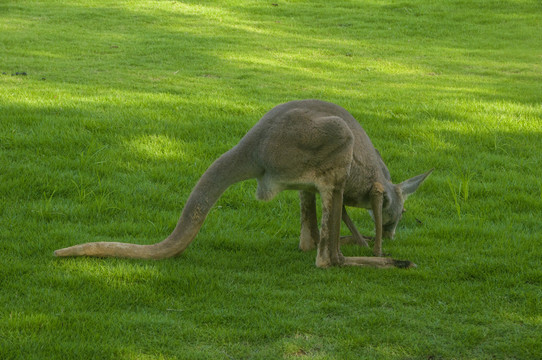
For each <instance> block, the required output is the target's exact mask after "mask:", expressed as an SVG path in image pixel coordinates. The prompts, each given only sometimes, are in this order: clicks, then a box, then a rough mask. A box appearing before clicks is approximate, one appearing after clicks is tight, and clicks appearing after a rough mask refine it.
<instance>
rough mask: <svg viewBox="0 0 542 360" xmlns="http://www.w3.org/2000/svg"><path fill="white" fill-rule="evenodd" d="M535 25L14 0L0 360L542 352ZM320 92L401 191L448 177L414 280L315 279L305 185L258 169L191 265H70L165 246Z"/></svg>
mask: <svg viewBox="0 0 542 360" xmlns="http://www.w3.org/2000/svg"><path fill="white" fill-rule="evenodd" d="M541 25H542V3H540V1H538V0H515V1H513V0H511V1H497V0H483V1H482V0H478V1H462V0H453V1H424V0H404V1H384V0H367V1H361V0H360V1H293V0H292V1H283V0H276V1H275V0H273V1H255V0H253V1H203V2H202V1H182V2H180V1H166V0H163V1H161V0H141V1H124V0H116V1H109V0H90V1H89V0H85V1H82V0H80V1H76V0H70V1H60V0H57V1H55V0H47V1H31V0H17V1H9V0H7V1H3V2H1V3H0V195H1V198H0V199H1V202H0V250H1V252H2V254H1V255H0V304H2V305H1V306H0V358H1V359H280V358H291V359H355V358H356V359H536V358H541V357H542V248H541V245H542V225H541V217H542V216H541V215H542V35H541V34H542V27H541ZM17 73H19V74H17ZM303 98H318V99H322V100H326V101H332V102H335V103H337V104H339V105H341V106H343V107H345V108H347V109H348V110H349V111H350V112H351V113H352V114H353V115H354V116H355V117H356V118H357V119H358V121H359V122H360V123H361V124H362V126H363V127H364V128H365V130H366V131H367V132H368V134H369V135H370V136H371V138H372V140H373V142H374V144H375V145H376V146H377V147H378V149H379V150H380V152H381V153H382V156H383V157H384V159H385V161H386V163H387V165H388V167H389V168H390V171H391V173H392V177H393V179H394V180H395V181H397V182H399V181H402V180H404V179H406V178H408V177H411V176H413V175H417V174H418V173H422V172H424V171H426V170H428V169H430V168H432V167H435V171H434V173H433V174H432V175H431V177H430V178H428V180H427V181H426V183H424V185H423V186H422V187H421V188H420V189H419V190H418V192H417V193H416V194H415V195H413V196H412V197H411V198H409V200H408V202H407V204H406V208H407V210H408V211H407V213H406V214H405V216H404V218H403V220H402V222H401V223H400V226H399V228H398V231H397V236H396V238H395V240H392V241H389V240H388V241H385V242H384V249H385V251H386V252H388V253H390V254H392V255H393V256H394V257H396V258H402V259H409V260H412V261H413V262H415V263H417V264H418V268H417V269H413V270H408V271H406V270H400V269H392V270H376V269H360V268H332V269H327V270H321V269H317V268H316V267H315V266H314V259H315V253H314V252H313V253H302V252H300V251H298V250H297V243H298V236H299V220H298V218H299V205H298V204H297V194H296V193H295V192H285V193H282V194H280V195H279V196H278V197H277V198H276V199H274V200H273V201H271V202H269V203H261V202H258V201H256V200H255V198H254V195H253V194H254V191H255V182H254V181H248V182H246V183H241V184H237V185H234V186H233V187H232V188H231V189H229V190H228V191H227V192H226V193H225V194H224V195H223V197H222V198H221V199H220V200H219V202H218V203H217V205H216V206H215V207H214V209H213V210H212V211H211V213H210V215H209V217H208V219H207V221H206V223H205V224H204V226H203V228H202V230H201V231H200V233H199V235H198V237H197V239H196V241H195V242H194V243H193V244H192V245H191V246H190V247H189V248H188V249H187V251H186V252H185V253H183V254H182V255H181V256H180V257H179V258H175V259H168V260H163V261H141V260H122V259H87V258H77V259H57V258H55V257H54V256H53V250H55V249H58V248H61V247H66V246H70V245H74V244H78V243H82V242H88V241H123V242H136V243H142V244H143V243H144V244H150V243H154V242H157V241H160V240H162V239H163V238H165V237H166V236H167V235H168V234H169V233H170V231H171V230H172V229H173V227H174V226H175V224H176V222H177V219H178V216H179V214H180V211H181V209H182V207H183V204H184V202H185V201H186V199H187V197H188V195H189V193H190V190H191V189H192V187H193V186H194V185H195V183H196V181H197V179H198V178H199V177H200V176H201V174H202V173H203V172H204V171H205V169H206V168H207V167H208V166H209V165H210V164H211V163H212V161H213V160H214V159H216V158H217V157H218V156H219V155H220V154H221V153H223V152H225V151H226V150H227V149H229V148H230V147H231V146H233V145H234V144H236V143H237V141H238V140H239V139H240V138H241V137H242V136H243V135H244V134H245V133H246V131H248V129H249V128H250V127H251V126H252V125H253V124H255V123H256V122H257V121H258V119H259V118H260V117H261V116H262V115H263V114H264V113H265V112H266V111H267V110H269V109H271V108H272V107H273V106H274V105H277V104H279V103H283V102H286V101H289V100H294V99H303ZM350 213H351V216H352V217H353V218H354V221H355V222H356V223H357V224H358V225H359V228H360V229H361V230H362V232H363V233H365V234H371V233H372V231H373V230H372V223H371V220H370V217H369V216H368V214H367V213H366V212H365V211H364V210H355V209H352V210H351V211H350ZM345 234H346V231H345ZM343 252H344V253H345V254H347V255H358V256H359V255H369V254H370V251H369V250H367V249H361V248H356V247H344V249H343Z"/></svg>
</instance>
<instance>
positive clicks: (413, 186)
mask: <svg viewBox="0 0 542 360" xmlns="http://www.w3.org/2000/svg"><path fill="white" fill-rule="evenodd" d="M433 170H434V169H431V170H429V171H428V172H426V173H425V174H421V175H418V176H414V177H413V178H411V179H408V180H405V181H403V182H402V183H400V184H399V188H400V189H401V192H402V193H403V196H405V197H407V196H408V195H410V194H412V193H413V192H414V191H416V190H417V189H418V187H419V186H420V185H421V184H422V182H423V181H424V180H425V178H426V177H428V176H429V174H431V172H433Z"/></svg>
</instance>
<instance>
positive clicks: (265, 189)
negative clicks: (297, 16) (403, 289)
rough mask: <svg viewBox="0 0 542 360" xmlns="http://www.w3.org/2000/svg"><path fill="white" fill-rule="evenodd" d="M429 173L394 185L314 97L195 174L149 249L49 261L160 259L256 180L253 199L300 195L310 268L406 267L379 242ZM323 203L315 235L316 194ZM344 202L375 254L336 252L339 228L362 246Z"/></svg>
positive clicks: (124, 247)
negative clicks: (234, 188)
mask: <svg viewBox="0 0 542 360" xmlns="http://www.w3.org/2000/svg"><path fill="white" fill-rule="evenodd" d="M429 173H430V172H428V173H425V174H422V175H419V176H417V177H415V178H413V179H410V180H407V181H405V182H404V183H401V184H399V185H394V184H392V183H391V181H390V175H389V171H388V169H387V168H386V165H385V164H384V162H383V161H382V158H381V157H380V154H379V153H378V151H377V150H376V149H375V148H374V147H373V145H372V143H371V140H370V139H369V137H368V136H367V134H366V133H365V131H364V130H363V129H362V127H361V126H360V125H359V123H358V122H357V121H356V120H355V119H354V118H353V117H352V115H350V114H349V113H348V112H347V111H346V110H345V109H343V108H342V107H340V106H338V105H335V104H332V103H327V102H323V101H318V100H302V101H292V102H289V103H286V104H282V105H278V106H276V107H275V108H273V109H271V111H269V112H268V113H267V114H265V115H264V116H263V117H262V119H261V120H260V121H259V122H258V123H257V124H256V125H255V126H254V127H253V128H252V129H251V130H250V131H249V132H248V133H247V134H246V135H245V136H244V137H243V138H242V139H241V141H240V142H239V143H238V144H237V145H236V146H234V147H233V148H232V149H231V150H229V151H228V152H226V153H225V154H224V155H222V156H221V157H220V158H218V159H217V160H216V161H215V162H214V163H213V164H212V165H211V166H210V167H209V169H208V170H207V171H206V172H205V173H204V174H203V175H202V177H201V179H200V180H199V182H198V183H197V184H196V186H195V188H194V190H193V191H192V193H191V194H190V196H189V198H188V200H187V202H186V205H185V207H184V209H183V211H182V214H181V217H180V219H179V222H178V223H177V226H176V227H175V229H174V230H173V232H172V233H171V235H169V236H168V237H167V238H166V239H165V240H164V241H162V242H159V243H157V244H153V245H136V244H125V243H115V242H111V243H110V242H98V243H87V244H81V245H75V246H72V247H68V248H65V249H60V250H57V251H55V255H56V256H98V257H107V256H114V257H129V258H148V259H162V258H167V257H172V256H176V255H179V254H181V253H182V252H183V251H184V250H185V249H186V247H187V246H188V245H189V244H190V243H191V242H192V241H193V240H194V238H195V237H196V235H197V233H198V231H199V229H200V227H201V225H202V224H203V221H204V220H205V218H206V216H207V214H208V212H209V210H210V209H211V207H212V206H213V204H214V203H215V202H216V201H217V200H218V198H219V197H220V196H221V194H222V193H223V192H224V191H225V190H226V189H227V188H228V187H229V186H230V185H232V184H234V183H236V182H239V181H243V180H247V179H251V178H256V179H257V181H258V188H257V191H256V196H257V197H258V198H259V199H261V200H271V199H272V198H273V197H274V196H275V195H276V194H277V193H279V192H280V191H282V190H299V192H300V204H301V237H300V242H299V247H300V249H302V250H304V251H307V250H311V249H314V248H316V249H317V256H316V265H317V266H319V267H328V266H336V265H349V266H371V267H411V266H414V264H412V263H411V262H409V261H398V260H394V259H390V258H383V257H381V254H382V237H383V234H384V235H386V234H387V235H388V236H393V233H394V231H395V226H396V225H397V222H398V221H399V218H400V214H401V213H402V210H403V202H404V198H406V196H407V195H408V194H410V193H412V192H414V190H416V188H417V187H418V186H419V185H420V184H421V182H422V181H423V180H424V179H425V178H426V177H427V176H428V175H429ZM316 193H319V194H320V197H321V200H322V221H321V229H320V231H318V224H317V219H316V200H315V194H316ZM344 205H347V206H355V207H361V208H367V209H369V210H370V211H372V215H373V218H374V220H375V230H376V235H375V245H374V251H373V252H374V255H375V257H349V258H345V257H344V256H343V255H342V254H341V251H340V243H341V240H340V233H339V231H340V223H341V219H342V220H343V221H345V223H346V224H347V226H348V228H349V229H350V231H351V232H352V237H350V238H348V239H344V240H345V241H346V240H348V241H350V242H355V243H357V244H360V245H362V246H367V239H366V238H364V237H363V236H361V234H359V232H358V231H357V230H356V228H355V226H354V225H353V223H352V221H351V220H350V218H349V217H348V214H347V213H346V209H345V207H344Z"/></svg>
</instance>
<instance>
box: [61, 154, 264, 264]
mask: <svg viewBox="0 0 542 360" xmlns="http://www.w3.org/2000/svg"><path fill="white" fill-rule="evenodd" d="M240 150H241V149H239V146H236V147H234V148H232V149H231V150H230V151H228V152H226V153H225V154H224V155H222V156H221V157H220V158H218V159H217V160H216V161H215V162H214V163H213V164H212V165H211V166H210V167H209V169H207V171H205V173H204V174H203V175H202V177H201V178H200V180H199V181H198V183H197V185H196V187H195V188H194V190H193V191H192V193H191V194H190V196H189V197H188V200H187V202H186V205H185V207H184V209H183V211H182V214H181V217H180V219H179V221H178V223H177V226H176V227H175V229H174V230H173V232H172V233H171V235H169V236H168V237H167V238H166V239H165V240H163V241H161V242H159V243H156V244H153V245H137V244H129V243H118V242H93V243H86V244H80V245H75V246H71V247H68V248H64V249H59V250H56V251H55V255H56V256H62V257H63V256H95V257H123V258H138V259H164V258H168V257H173V256H176V255H179V254H181V253H182V252H183V251H184V250H185V249H186V248H187V247H188V245H189V244H190V243H191V242H192V241H193V240H194V238H195V237H196V235H197V233H198V231H199V229H200V228H201V226H202V225H203V222H204V220H205V218H206V217H207V214H208V213H209V211H210V210H211V207H212V206H213V205H214V203H215V202H216V201H217V200H218V198H219V197H220V196H221V195H222V193H223V192H224V191H225V190H226V189H227V188H228V187H230V186H231V185H232V184H234V183H236V182H239V181H243V180H247V179H250V178H253V177H256V176H257V175H258V174H259V169H258V166H257V165H255V164H254V162H253V161H252V159H250V158H249V157H248V156H246V155H244V154H246V151H240Z"/></svg>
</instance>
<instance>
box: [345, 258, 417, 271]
mask: <svg viewBox="0 0 542 360" xmlns="http://www.w3.org/2000/svg"><path fill="white" fill-rule="evenodd" d="M343 265H344V266H365V267H375V268H381V269H386V268H392V267H396V268H401V269H410V268H415V267H417V266H416V264H414V263H413V262H411V261H409V260H396V259H392V258H388V257H376V256H375V257H373V256H359V257H357V256H356V257H346V258H345V260H344V263H343Z"/></svg>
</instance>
